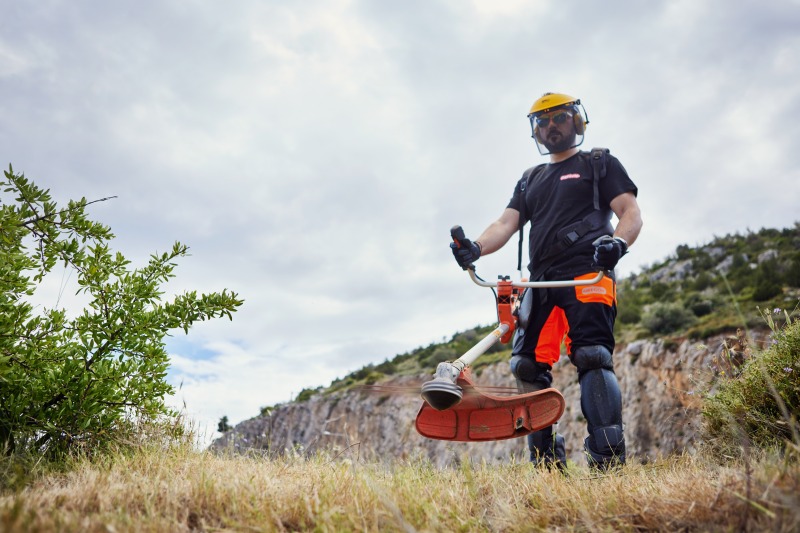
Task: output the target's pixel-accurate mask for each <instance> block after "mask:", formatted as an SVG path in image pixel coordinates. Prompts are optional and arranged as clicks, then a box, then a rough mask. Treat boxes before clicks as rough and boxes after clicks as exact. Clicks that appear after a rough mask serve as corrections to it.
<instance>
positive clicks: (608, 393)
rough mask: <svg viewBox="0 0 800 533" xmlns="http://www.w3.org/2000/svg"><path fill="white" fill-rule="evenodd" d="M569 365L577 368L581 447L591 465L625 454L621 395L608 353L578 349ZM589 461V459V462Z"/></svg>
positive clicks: (597, 348)
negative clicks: (583, 436) (585, 435)
mask: <svg viewBox="0 0 800 533" xmlns="http://www.w3.org/2000/svg"><path fill="white" fill-rule="evenodd" d="M572 362H573V364H575V366H577V367H578V376H579V378H578V382H579V383H580V386H581V411H582V412H583V416H584V418H586V425H587V428H588V430H589V437H588V438H587V439H586V441H585V444H584V447H585V448H586V451H587V453H588V454H589V457H592V458H594V462H595V463H599V462H601V459H603V458H605V459H603V460H607V461H611V460H613V458H614V457H620V456H622V457H623V459H624V455H625V440H624V438H623V436H622V393H621V392H620V390H619V382H618V381H617V375H616V374H614V365H613V362H612V359H611V352H610V351H609V350H608V349H607V348H606V347H604V346H582V347H580V348H578V349H577V350H575V353H574V354H573V356H572ZM590 462H591V459H590Z"/></svg>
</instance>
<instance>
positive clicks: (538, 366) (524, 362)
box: [509, 355, 553, 392]
mask: <svg viewBox="0 0 800 533" xmlns="http://www.w3.org/2000/svg"><path fill="white" fill-rule="evenodd" d="M509 363H510V365H511V373H512V374H513V375H514V377H515V378H517V387H518V388H519V389H520V391H521V392H534V391H537V390H543V389H548V388H550V385H551V384H552V383H553V374H551V373H550V370H551V369H552V367H551V366H550V365H548V364H547V363H537V362H536V361H535V360H534V359H533V358H532V357H525V356H523V355H512V356H511V361H509Z"/></svg>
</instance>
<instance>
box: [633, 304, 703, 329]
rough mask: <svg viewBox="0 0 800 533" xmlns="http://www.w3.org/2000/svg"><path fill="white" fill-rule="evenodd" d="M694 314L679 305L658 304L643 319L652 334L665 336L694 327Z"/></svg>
mask: <svg viewBox="0 0 800 533" xmlns="http://www.w3.org/2000/svg"><path fill="white" fill-rule="evenodd" d="M695 320H696V317H695V316H694V314H692V312H691V311H689V310H688V309H686V308H685V307H684V306H682V305H681V304H679V303H675V302H658V303H654V304H652V305H651V306H650V308H649V309H648V310H647V312H646V313H645V314H644V316H643V317H642V325H643V326H644V327H645V328H647V329H648V330H649V331H650V332H651V333H654V334H657V335H663V334H666V333H673V332H675V331H678V330H680V329H682V328H685V327H688V326H690V325H692V324H693V323H694V322H695Z"/></svg>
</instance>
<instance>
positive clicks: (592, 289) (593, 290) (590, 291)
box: [581, 285, 608, 294]
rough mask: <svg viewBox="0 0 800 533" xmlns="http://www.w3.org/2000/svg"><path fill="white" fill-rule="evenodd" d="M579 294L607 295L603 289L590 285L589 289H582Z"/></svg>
mask: <svg viewBox="0 0 800 533" xmlns="http://www.w3.org/2000/svg"><path fill="white" fill-rule="evenodd" d="M581 294H608V291H607V290H606V289H605V287H598V286H596V285H592V286H589V287H583V288H582V289H581Z"/></svg>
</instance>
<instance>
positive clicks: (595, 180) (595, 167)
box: [590, 148, 611, 211]
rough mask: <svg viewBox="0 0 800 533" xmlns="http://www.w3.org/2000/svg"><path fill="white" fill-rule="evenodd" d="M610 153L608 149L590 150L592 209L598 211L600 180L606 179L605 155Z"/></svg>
mask: <svg viewBox="0 0 800 533" xmlns="http://www.w3.org/2000/svg"><path fill="white" fill-rule="evenodd" d="M610 152H611V150H609V149H608V148H592V153H591V155H590V161H591V163H592V187H593V189H594V209H595V211H599V210H600V178H605V177H606V172H607V170H608V169H607V168H606V155H608V154H609V153H610Z"/></svg>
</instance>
